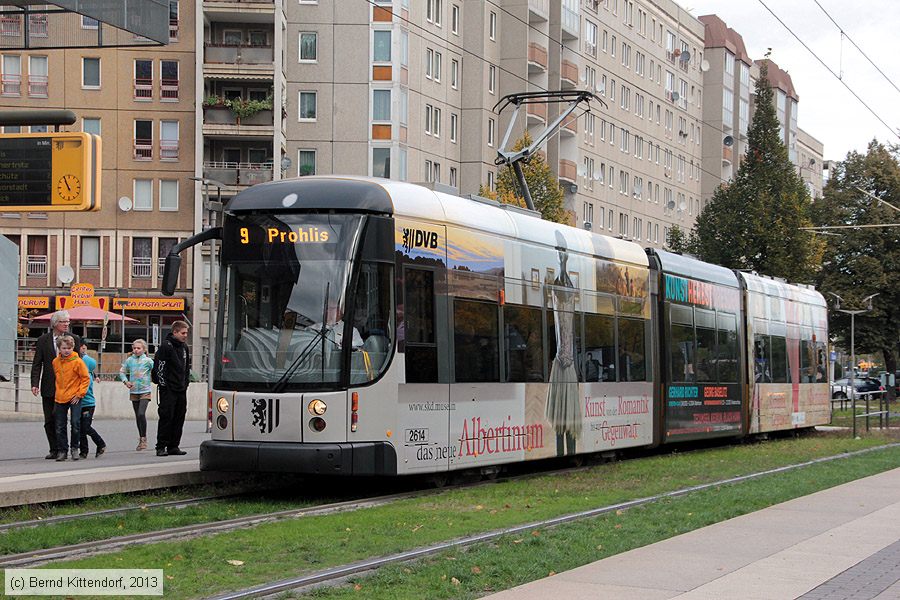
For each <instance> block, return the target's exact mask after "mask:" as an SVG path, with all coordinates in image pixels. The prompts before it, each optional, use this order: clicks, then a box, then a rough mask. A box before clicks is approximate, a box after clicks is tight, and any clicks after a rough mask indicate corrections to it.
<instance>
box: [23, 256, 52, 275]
mask: <svg viewBox="0 0 900 600" xmlns="http://www.w3.org/2000/svg"><path fill="white" fill-rule="evenodd" d="M25 275H26V276H28V277H46V276H47V257H46V256H39V255H38V256H35V255H28V257H27V258H26V260H25Z"/></svg>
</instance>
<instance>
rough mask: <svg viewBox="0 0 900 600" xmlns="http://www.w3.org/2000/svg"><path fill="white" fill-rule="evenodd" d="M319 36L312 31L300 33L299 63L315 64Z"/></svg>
mask: <svg viewBox="0 0 900 600" xmlns="http://www.w3.org/2000/svg"><path fill="white" fill-rule="evenodd" d="M318 41H319V35H318V34H317V33H315V32H312V31H301V32H300V62H316V59H317V57H318V56H317V53H318Z"/></svg>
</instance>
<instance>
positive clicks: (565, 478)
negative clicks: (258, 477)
mask: <svg viewBox="0 0 900 600" xmlns="http://www.w3.org/2000/svg"><path fill="white" fill-rule="evenodd" d="M885 441H886V438H884V437H880V436H872V437H867V438H863V439H861V440H851V439H848V437H847V436H846V435H843V436H842V437H838V436H835V435H815V436H809V437H803V438H799V439H790V440H778V441H770V442H767V443H763V444H745V445H740V446H731V447H725V448H715V449H710V450H703V451H694V452H687V453H673V454H667V455H662V456H654V457H650V458H644V459H640V460H631V461H624V462H619V463H613V464H607V465H600V466H597V467H595V468H592V469H587V470H584V471H579V472H576V473H569V474H565V475H546V476H540V477H536V478H532V479H527V480H517V481H506V482H501V483H499V484H497V485H492V486H485V487H479V488H469V489H456V490H450V491H447V492H445V493H443V494H440V495H437V496H430V497H427V498H417V499H410V500H403V501H399V502H397V503H395V504H391V505H386V506H380V507H376V508H371V509H366V510H361V511H357V512H352V513H343V514H337V515H326V516H319V517H309V518H304V519H298V520H294V521H286V522H279V523H271V524H264V525H259V526H256V527H253V528H248V529H245V530H239V531H235V532H229V533H222V534H217V535H214V536H209V537H204V538H197V539H192V540H188V541H180V542H162V543H157V544H151V545H147V546H141V547H135V548H129V549H126V550H123V551H121V552H117V553H114V554H107V555H100V556H95V557H89V558H85V559H82V560H77V561H67V562H62V563H54V564H53V566H54V567H56V568H69V567H71V568H162V569H164V570H165V574H166V575H165V576H166V582H165V585H166V596H167V597H170V598H192V597H202V596H209V595H210V594H213V593H216V592H220V591H226V590H234V589H243V588H246V587H249V586H252V585H256V584H260V583H264V582H267V581H271V580H274V579H281V578H286V577H289V576H292V575H297V574H301V573H305V572H310V571H313V570H318V569H322V568H326V567H329V566H335V565H340V564H345V563H348V562H353V561H357V560H361V559H364V558H368V557H372V556H382V555H386V554H392V553H395V552H400V551H403V550H409V549H412V548H416V547H421V546H425V545H429V544H433V543H436V542H439V541H445V540H449V539H454V538H458V537H462V536H465V535H471V534H474V533H480V532H485V531H492V530H495V529H499V528H503V527H509V526H513V525H519V524H522V523H527V522H532V521H537V520H541V519H545V518H550V517H555V516H559V515H563V514H567V513H572V512H577V511H581V510H585V509H588V508H594V507H597V506H604V505H609V504H615V503H618V502H623V501H626V500H630V499H634V498H640V497H644V496H652V495H655V494H659V493H662V492H665V491H670V490H675V489H680V488H683V487H687V486H691V485H697V484H699V483H704V482H710V481H716V480H719V479H725V478H728V477H734V476H737V475H743V474H748V473H752V472H756V471H760V470H765V469H770V468H774V467H778V466H783V465H787V464H794V463H798V462H803V461H805V460H810V459H813V458H818V457H821V456H828V455H833V454H837V453H840V452H849V451H854V450H859V449H862V448H866V447H872V446H874V445H877V444H880V443H883V442H885ZM877 454H878V455H881V454H882V453H881V452H879V453H877ZM888 454H890V457H891V459H890V460H892V461H893V462H892V464H893V465H895V466H896V465H897V464H900V450H896V451H893V452H888ZM841 462H843V461H841ZM860 476H861V475H860ZM802 493H808V492H802ZM691 497H693V496H691ZM752 510H755V509H752ZM699 518H700V516H699V515H698V516H697V519H699ZM725 518H727V517H725ZM691 522H693V521H691ZM678 532H680V531H672V532H670V533H669V534H668V535H674V534H675V533H678ZM591 560H593V558H591ZM543 574H545V573H542V575H543ZM542 575H541V576H542ZM419 597H422V596H419Z"/></svg>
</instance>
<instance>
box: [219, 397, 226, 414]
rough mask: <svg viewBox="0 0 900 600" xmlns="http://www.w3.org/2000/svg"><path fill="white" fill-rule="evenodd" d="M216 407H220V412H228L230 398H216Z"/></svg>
mask: <svg viewBox="0 0 900 600" xmlns="http://www.w3.org/2000/svg"><path fill="white" fill-rule="evenodd" d="M216 408H218V409H219V412H220V413H227V412H228V399H227V398H224V397H222V398H219V399H218V400H216Z"/></svg>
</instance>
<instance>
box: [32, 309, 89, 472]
mask: <svg viewBox="0 0 900 600" xmlns="http://www.w3.org/2000/svg"><path fill="white" fill-rule="evenodd" d="M68 332H69V312H68V311H65V310H58V311H56V312H55V313H53V316H51V317H50V331H48V332H47V333H45V334H43V335H41V337H39V338H38V339H37V342H36V343H35V345H34V360H32V362H31V393H32V394H34V395H35V396H37V395H38V394H40V396H41V403H42V405H43V409H44V434H45V435H46V436H47V443H48V444H49V445H50V453H49V454H48V455H47V456H45V457H44V458H46V459H48V460H52V459H55V458H56V455H57V452H58V451H59V449H58V448H57V446H56V423H55V421H54V418H53V411H54V409H55V408H56V401H55V400H54V398H55V397H56V375H55V374H54V373H53V359H54V358H56V354H57V351H58V350H57V346H56V339H57V338H58V337H59V336H61V335H71V336H72V337H73V338H75V347H76V348H80V347H81V338H80V337H78V336H77V335H74V334H69V333H68Z"/></svg>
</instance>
